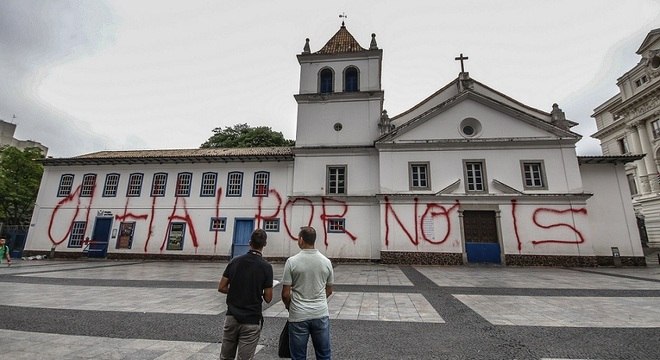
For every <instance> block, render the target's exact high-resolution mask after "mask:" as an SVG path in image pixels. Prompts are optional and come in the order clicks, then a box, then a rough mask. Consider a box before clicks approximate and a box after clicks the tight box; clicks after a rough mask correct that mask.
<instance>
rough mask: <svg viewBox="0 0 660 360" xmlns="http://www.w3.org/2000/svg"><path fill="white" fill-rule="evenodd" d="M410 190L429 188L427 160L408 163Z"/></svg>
mask: <svg viewBox="0 0 660 360" xmlns="http://www.w3.org/2000/svg"><path fill="white" fill-rule="evenodd" d="M408 174H409V184H410V190H430V189H431V182H430V180H429V163H428V162H411V163H408Z"/></svg>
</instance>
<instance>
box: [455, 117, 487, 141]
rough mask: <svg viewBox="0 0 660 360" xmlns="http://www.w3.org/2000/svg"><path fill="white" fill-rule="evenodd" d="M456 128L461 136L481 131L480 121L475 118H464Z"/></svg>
mask: <svg viewBox="0 0 660 360" xmlns="http://www.w3.org/2000/svg"><path fill="white" fill-rule="evenodd" d="M458 129H459V131H460V133H461V135H463V137H475V136H478V135H479V134H480V133H481V122H479V120H477V119H475V118H465V119H463V121H461V125H460V126H459V128H458Z"/></svg>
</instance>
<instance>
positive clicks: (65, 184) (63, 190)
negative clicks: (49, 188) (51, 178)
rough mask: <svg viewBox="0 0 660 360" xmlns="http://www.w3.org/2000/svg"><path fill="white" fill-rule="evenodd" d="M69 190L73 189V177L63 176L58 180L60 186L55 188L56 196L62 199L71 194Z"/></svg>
mask: <svg viewBox="0 0 660 360" xmlns="http://www.w3.org/2000/svg"><path fill="white" fill-rule="evenodd" d="M71 188H73V175H71V174H64V175H62V177H61V178H60V186H58V188H57V196H59V197H64V196H69V194H71Z"/></svg>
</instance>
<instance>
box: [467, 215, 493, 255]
mask: <svg viewBox="0 0 660 360" xmlns="http://www.w3.org/2000/svg"><path fill="white" fill-rule="evenodd" d="M463 231H464V235H465V252H466V253H467V260H468V263H495V264H499V263H500V262H501V250H500V242H499V239H498V236H497V222H496V219H495V212H494V211H464V212H463Z"/></svg>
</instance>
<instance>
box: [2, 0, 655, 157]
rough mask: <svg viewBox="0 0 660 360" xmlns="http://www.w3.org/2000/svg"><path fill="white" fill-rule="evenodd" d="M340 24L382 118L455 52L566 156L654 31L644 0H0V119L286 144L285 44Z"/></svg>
mask: <svg viewBox="0 0 660 360" xmlns="http://www.w3.org/2000/svg"><path fill="white" fill-rule="evenodd" d="M339 14H345V15H347V17H346V18H343V19H342V18H339ZM342 20H345V22H346V27H347V29H348V31H349V32H350V33H351V34H352V35H353V36H354V37H355V39H356V40H357V41H358V42H359V43H360V44H361V45H362V46H363V47H365V48H368V47H369V43H370V40H371V34H372V33H375V34H376V40H377V42H378V46H379V48H381V49H383V68H382V88H383V90H384V91H385V102H384V109H386V110H387V111H388V114H389V115H390V117H393V116H395V115H397V114H399V113H401V112H403V111H405V110H407V109H409V108H410V107H412V106H414V105H415V104H417V103H418V102H420V101H421V100H423V99H425V98H426V97H427V96H429V95H431V94H432V93H433V92H435V91H436V90H438V89H440V88H442V87H443V86H444V85H446V84H447V83H449V82H451V81H452V80H453V79H455V78H456V77H457V76H458V73H459V72H460V64H459V63H458V62H457V61H455V60H454V58H455V57H457V56H458V55H459V54H460V53H463V54H464V55H465V56H468V57H469V59H468V60H466V62H465V68H466V71H468V72H469V73H470V76H471V77H472V78H473V79H475V80H477V81H479V82H482V83H484V84H486V85H488V86H489V87H491V88H494V89H495V90H498V91H500V92H502V93H504V94H506V95H508V96H510V97H512V98H514V99H516V100H518V101H520V102H522V103H524V104H526V105H529V106H532V107H534V108H537V109H540V110H543V111H546V112H550V110H551V109H552V104H553V103H558V104H559V106H560V108H562V109H563V110H564V112H565V113H566V117H567V118H568V119H569V120H572V121H575V122H577V123H579V125H578V126H576V127H574V128H573V129H572V130H573V131H575V132H577V133H579V134H581V135H582V136H583V139H582V140H580V142H579V143H578V145H577V152H578V155H600V154H601V151H600V147H599V144H598V141H597V140H595V139H593V138H590V135H591V134H593V133H594V132H595V131H596V126H595V121H594V119H593V118H591V114H592V113H593V109H594V108H595V107H597V106H598V105H600V104H602V103H603V102H605V101H606V100H608V99H609V98H611V97H612V96H614V95H616V94H617V92H618V88H617V86H616V81H617V78H619V77H620V76H621V75H623V74H624V73H625V72H626V71H628V70H629V69H630V68H632V67H633V66H635V64H637V63H638V62H639V60H640V56H639V55H637V54H636V53H635V51H636V50H637V49H638V47H639V45H640V44H641V42H642V41H643V39H644V37H645V36H646V34H647V33H648V32H649V31H651V30H652V29H655V28H660V0H627V1H620V0H580V1H576V0H553V1H541V0H501V1H495V0H491V1H487V0H482V1H476V0H463V1H445V0H435V1H421V0H420V1H418V0H408V1H388V0H377V1H367V0H361V1H324V2H316V1H309V0H307V1H298V0H295V1H288V0H287V1H272V0H250V1H245V0H242V1H234V0H222V1H221V0H214V1H210V0H209V1H201V0H187V1H171V0H157V1H155V0H140V1H135V0H126V1H124V0H121V1H120V0H108V1H84V0H78V1H70V0H58V1H48V0H41V1H36V0H1V1H0V119H2V120H5V121H9V122H13V123H15V124H17V130H16V134H15V137H16V138H18V139H21V140H34V141H38V142H40V143H42V144H44V145H45V146H47V147H49V153H48V155H49V156H53V157H70V156H77V155H82V154H86V153H91V152H96V151H103V150H133V149H181V148H188V149H192V148H198V147H199V146H200V145H201V144H202V143H203V142H205V141H206V140H207V139H208V138H209V137H210V136H211V135H213V129H215V128H217V127H221V128H225V127H228V126H229V127H231V126H233V125H235V124H239V123H247V124H249V125H251V126H268V127H271V128H272V129H273V130H274V131H279V132H282V133H283V134H284V136H285V137H286V138H288V139H295V130H296V113H297V104H296V102H295V100H294V98H293V95H294V94H297V93H298V90H299V76H300V67H299V64H298V62H297V59H296V55H297V54H300V53H301V52H302V50H303V46H304V45H305V38H309V39H310V46H311V51H312V52H314V51H317V50H319V49H320V48H321V47H322V46H323V45H324V44H325V43H326V42H327V41H328V40H329V39H330V38H331V37H332V36H333V35H334V34H335V33H336V32H337V30H339V27H340V25H341V21H342ZM14 115H15V116H16V117H15V118H14Z"/></svg>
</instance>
